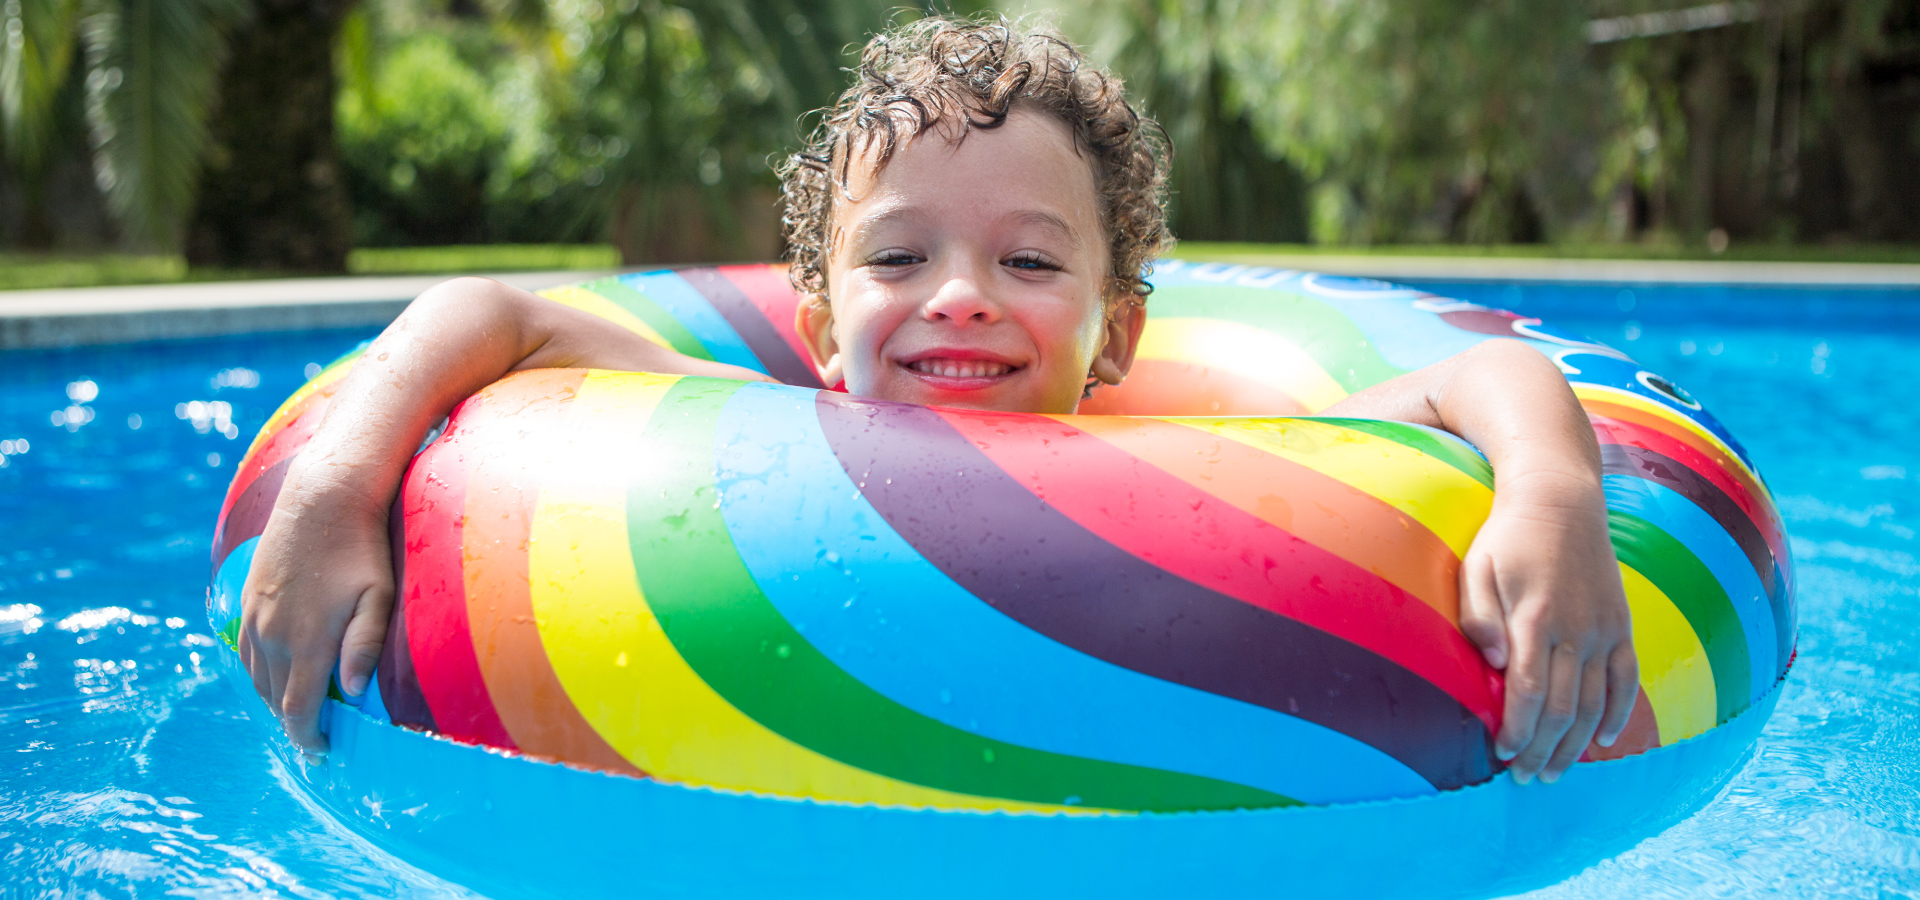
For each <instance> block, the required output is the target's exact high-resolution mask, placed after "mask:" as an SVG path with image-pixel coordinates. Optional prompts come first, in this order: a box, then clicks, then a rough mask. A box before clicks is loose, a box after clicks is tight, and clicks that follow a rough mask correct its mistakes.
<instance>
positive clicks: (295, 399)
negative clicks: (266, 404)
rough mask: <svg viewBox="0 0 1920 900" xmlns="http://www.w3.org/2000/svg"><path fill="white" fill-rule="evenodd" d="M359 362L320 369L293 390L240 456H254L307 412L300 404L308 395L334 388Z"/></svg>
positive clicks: (244, 457) (243, 458) (242, 457)
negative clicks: (290, 423) (297, 416)
mask: <svg viewBox="0 0 1920 900" xmlns="http://www.w3.org/2000/svg"><path fill="white" fill-rule="evenodd" d="M358 364H359V360H358V359H357V358H356V359H355V360H354V361H353V362H352V363H351V364H349V365H344V366H342V365H329V366H327V367H326V368H325V369H322V370H320V374H318V375H315V376H313V378H312V380H310V381H308V382H307V383H306V384H303V385H301V386H300V388H299V390H296V391H294V392H293V395H292V396H290V397H288V398H287V399H286V400H285V401H283V402H281V404H280V407H279V408H278V409H275V410H274V411H273V415H270V416H268V417H267V423H266V424H265V425H262V426H260V430H259V431H257V432H255V433H254V435H253V440H252V441H251V442H249V443H248V444H247V452H246V453H244V454H242V455H241V457H240V458H241V459H242V460H245V459H247V458H248V457H251V456H253V454H254V452H255V451H257V450H259V449H260V448H261V447H264V446H266V443H267V442H268V441H270V440H272V439H273V436H274V435H276V434H279V433H280V430H281V429H282V428H285V427H287V423H289V422H290V421H292V420H293V418H294V416H296V415H299V414H302V413H304V412H305V410H302V409H301V408H300V405H301V404H302V403H305V402H306V401H307V398H308V397H310V396H312V395H314V394H317V393H319V392H321V391H325V390H330V389H332V388H333V386H334V385H336V384H339V383H340V379H342V378H345V377H347V373H348V372H351V371H353V367H354V365H358Z"/></svg>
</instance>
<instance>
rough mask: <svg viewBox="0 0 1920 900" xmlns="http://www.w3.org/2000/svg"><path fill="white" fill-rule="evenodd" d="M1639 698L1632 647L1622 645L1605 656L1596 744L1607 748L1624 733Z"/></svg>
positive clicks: (1627, 644)
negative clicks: (1604, 704)
mask: <svg viewBox="0 0 1920 900" xmlns="http://www.w3.org/2000/svg"><path fill="white" fill-rule="evenodd" d="M1639 694H1640V658H1639V657H1638V656H1636V655H1634V652H1633V644H1632V643H1622V644H1620V645H1619V646H1617V647H1615V648H1613V652H1612V653H1610V654H1608V656H1607V711H1606V713H1604V714H1603V715H1602V716H1601V717H1600V734H1599V741H1600V746H1602V747H1611V746H1613V742H1614V741H1617V740H1619V739H1620V732H1622V731H1625V730H1627V720H1628V719H1629V718H1631V717H1632V715H1633V704H1634V701H1635V699H1636V698H1637V697H1638V696H1639Z"/></svg>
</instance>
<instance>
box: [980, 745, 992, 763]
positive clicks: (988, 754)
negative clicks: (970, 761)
mask: <svg viewBox="0 0 1920 900" xmlns="http://www.w3.org/2000/svg"><path fill="white" fill-rule="evenodd" d="M980 758H981V759H983V760H986V761H987V763H988V764H992V762H993V748H992V747H988V748H986V749H983V750H981V751H980Z"/></svg>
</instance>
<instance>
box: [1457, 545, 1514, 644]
mask: <svg viewBox="0 0 1920 900" xmlns="http://www.w3.org/2000/svg"><path fill="white" fill-rule="evenodd" d="M1460 633H1461V634H1464V635H1466V636H1467V640H1469V641H1472V642H1473V643H1474V646H1476V647H1479V648H1480V654H1481V655H1482V656H1484V657H1486V660H1487V665H1490V666H1492V667H1494V668H1496V669H1501V668H1505V667H1506V665H1507V659H1508V647H1507V611H1506V609H1505V607H1503V606H1501V605H1500V589H1499V583H1498V581H1496V580H1495V578H1494V576H1493V564H1492V563H1491V562H1490V561H1488V559H1487V558H1486V557H1484V556H1479V555H1473V554H1469V555H1468V557H1467V561H1466V563H1465V564H1464V565H1462V566H1461V567H1460Z"/></svg>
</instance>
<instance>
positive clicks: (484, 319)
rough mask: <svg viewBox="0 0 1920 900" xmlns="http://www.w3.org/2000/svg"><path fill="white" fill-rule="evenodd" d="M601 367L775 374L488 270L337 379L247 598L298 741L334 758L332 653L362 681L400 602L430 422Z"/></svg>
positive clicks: (351, 679)
mask: <svg viewBox="0 0 1920 900" xmlns="http://www.w3.org/2000/svg"><path fill="white" fill-rule="evenodd" d="M542 368H592V369H615V370H624V371H630V372H664V373H673V374H683V375H707V376H713V377H717V378H736V379H742V380H760V381H765V380H769V379H768V378H767V376H765V375H762V374H760V373H758V372H754V371H752V370H750V369H742V368H739V367H737V366H730V365H726V364H724V363H717V362H713V361H711V360H701V359H692V358H689V357H686V356H683V355H681V354H679V353H676V352H674V351H673V350H671V349H669V348H666V347H662V346H660V345H657V344H654V343H652V342H651V341H649V340H647V339H646V338H644V337H642V336H640V335H639V334H636V333H634V332H632V331H629V330H627V329H624V328H619V327H615V326H612V325H609V324H608V322H607V320H605V319H602V318H600V317H598V316H595V315H592V314H590V313H585V312H582V311H580V310H577V309H573V308H570V307H568V306H565V305H563V304H560V303H556V302H554V301H551V300H545V299H542V298H540V297H537V296H534V295H533V294H529V293H527V292H526V291H522V290H520V289H518V288H513V287H509V286H507V285H504V284H500V283H499V282H496V281H490V280H487V279H484V278H456V279H454V280H452V281H448V282H445V283H443V284H440V285H437V286H435V287H434V288H433V289H431V290H429V291H427V292H426V293H424V294H422V295H420V298H419V299H418V300H415V301H414V302H413V304H412V305H411V306H409V307H408V308H407V311H406V312H404V313H402V314H401V316H400V318H399V319H397V320H395V321H394V323H393V324H392V325H390V326H388V327H387V330H386V331H385V332H382V333H381V335H380V337H379V338H378V339H376V340H375V341H374V342H373V344H372V345H371V346H369V347H368V348H367V349H366V351H365V352H364V353H362V354H361V356H360V359H359V360H358V361H357V362H356V363H355V364H354V368H353V371H351V372H349V373H348V374H347V375H346V377H345V378H344V379H342V380H341V382H340V383H339V385H338V386H337V387H336V388H335V390H334V394H333V399H332V400H331V401H329V403H328V406H327V409H326V413H325V416H324V417H323V418H322V419H321V421H320V425H319V427H318V428H316V429H315V431H314V433H313V436H312V438H311V439H309V440H308V442H307V445H306V448H305V449H304V450H302V451H301V454H300V456H299V457H298V458H297V459H296V461H295V462H294V464H293V468H292V471H290V472H288V473H287V480H286V483H285V487H284V488H283V489H282V490H281V492H280V497H279V498H278V499H277V500H275V501H274V505H273V515H272V517H271V518H269V519H268V520H267V528H266V531H265V533H263V534H262V535H261V536H260V543H259V544H258V545H257V546H256V548H255V550H254V556H253V568H252V570H251V572H250V573H249V574H248V577H247V586H246V589H245V590H244V591H242V593H241V597H240V603H241V611H240V641H239V645H240V646H239V649H240V661H241V663H242V664H244V665H245V666H246V667H247V672H248V674H250V675H251V676H252V677H253V686H254V688H255V689H256V690H258V691H259V692H260V696H261V697H262V698H263V699H265V700H266V701H267V706H269V707H271V708H272V709H273V712H274V714H275V715H277V716H279V717H280V722H281V724H282V725H283V726H284V727H285V728H286V731H287V734H288V736H289V737H291V738H293V742H294V743H295V744H298V745H299V746H300V748H301V749H303V750H305V751H307V752H308V753H312V754H321V753H325V752H326V750H327V740H326V738H325V736H323V735H321V734H320V727H319V725H320V721H319V720H320V709H321V707H322V705H323V704H324V703H325V702H326V697H327V682H328V681H329V679H330V676H331V675H332V672H333V666H334V662H335V661H336V660H338V661H339V663H340V687H341V689H342V690H343V691H345V692H346V693H347V694H348V695H349V696H359V695H360V694H361V693H363V692H364V691H365V690H366V685H367V680H368V678H370V677H371V676H372V673H373V668H374V664H375V663H376V662H378V661H379V658H380V648H381V646H382V645H383V644H384V643H385V642H386V636H387V617H388V615H389V613H390V612H391V611H392V609H393V599H394V584H393V558H392V555H391V550H390V547H389V538H388V537H387V515H388V510H389V507H390V506H391V505H392V502H393V497H394V495H395V494H396V493H397V492H398V490H399V487H400V480H401V478H402V476H403V475H404V473H405V472H406V468H407V464H408V462H409V461H410V460H411V459H412V458H413V453H414V451H415V450H417V449H418V448H419V446H420V441H421V439H422V438H424V437H426V434H427V431H428V429H429V428H430V427H431V426H432V425H433V423H434V422H437V421H439V420H440V419H441V418H442V417H444V416H446V415H447V414H448V412H449V410H452V409H453V407H454V405H455V404H457V403H459V402H460V401H461V400H462V399H464V398H466V397H468V396H469V395H471V394H473V393H474V392H475V391H478V390H480V389H481V388H483V387H486V386H487V385H488V384H491V383H493V382H495V381H498V380H499V379H500V378H501V377H502V376H504V375H506V374H507V373H509V372H514V371H518V370H521V369H542Z"/></svg>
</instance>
